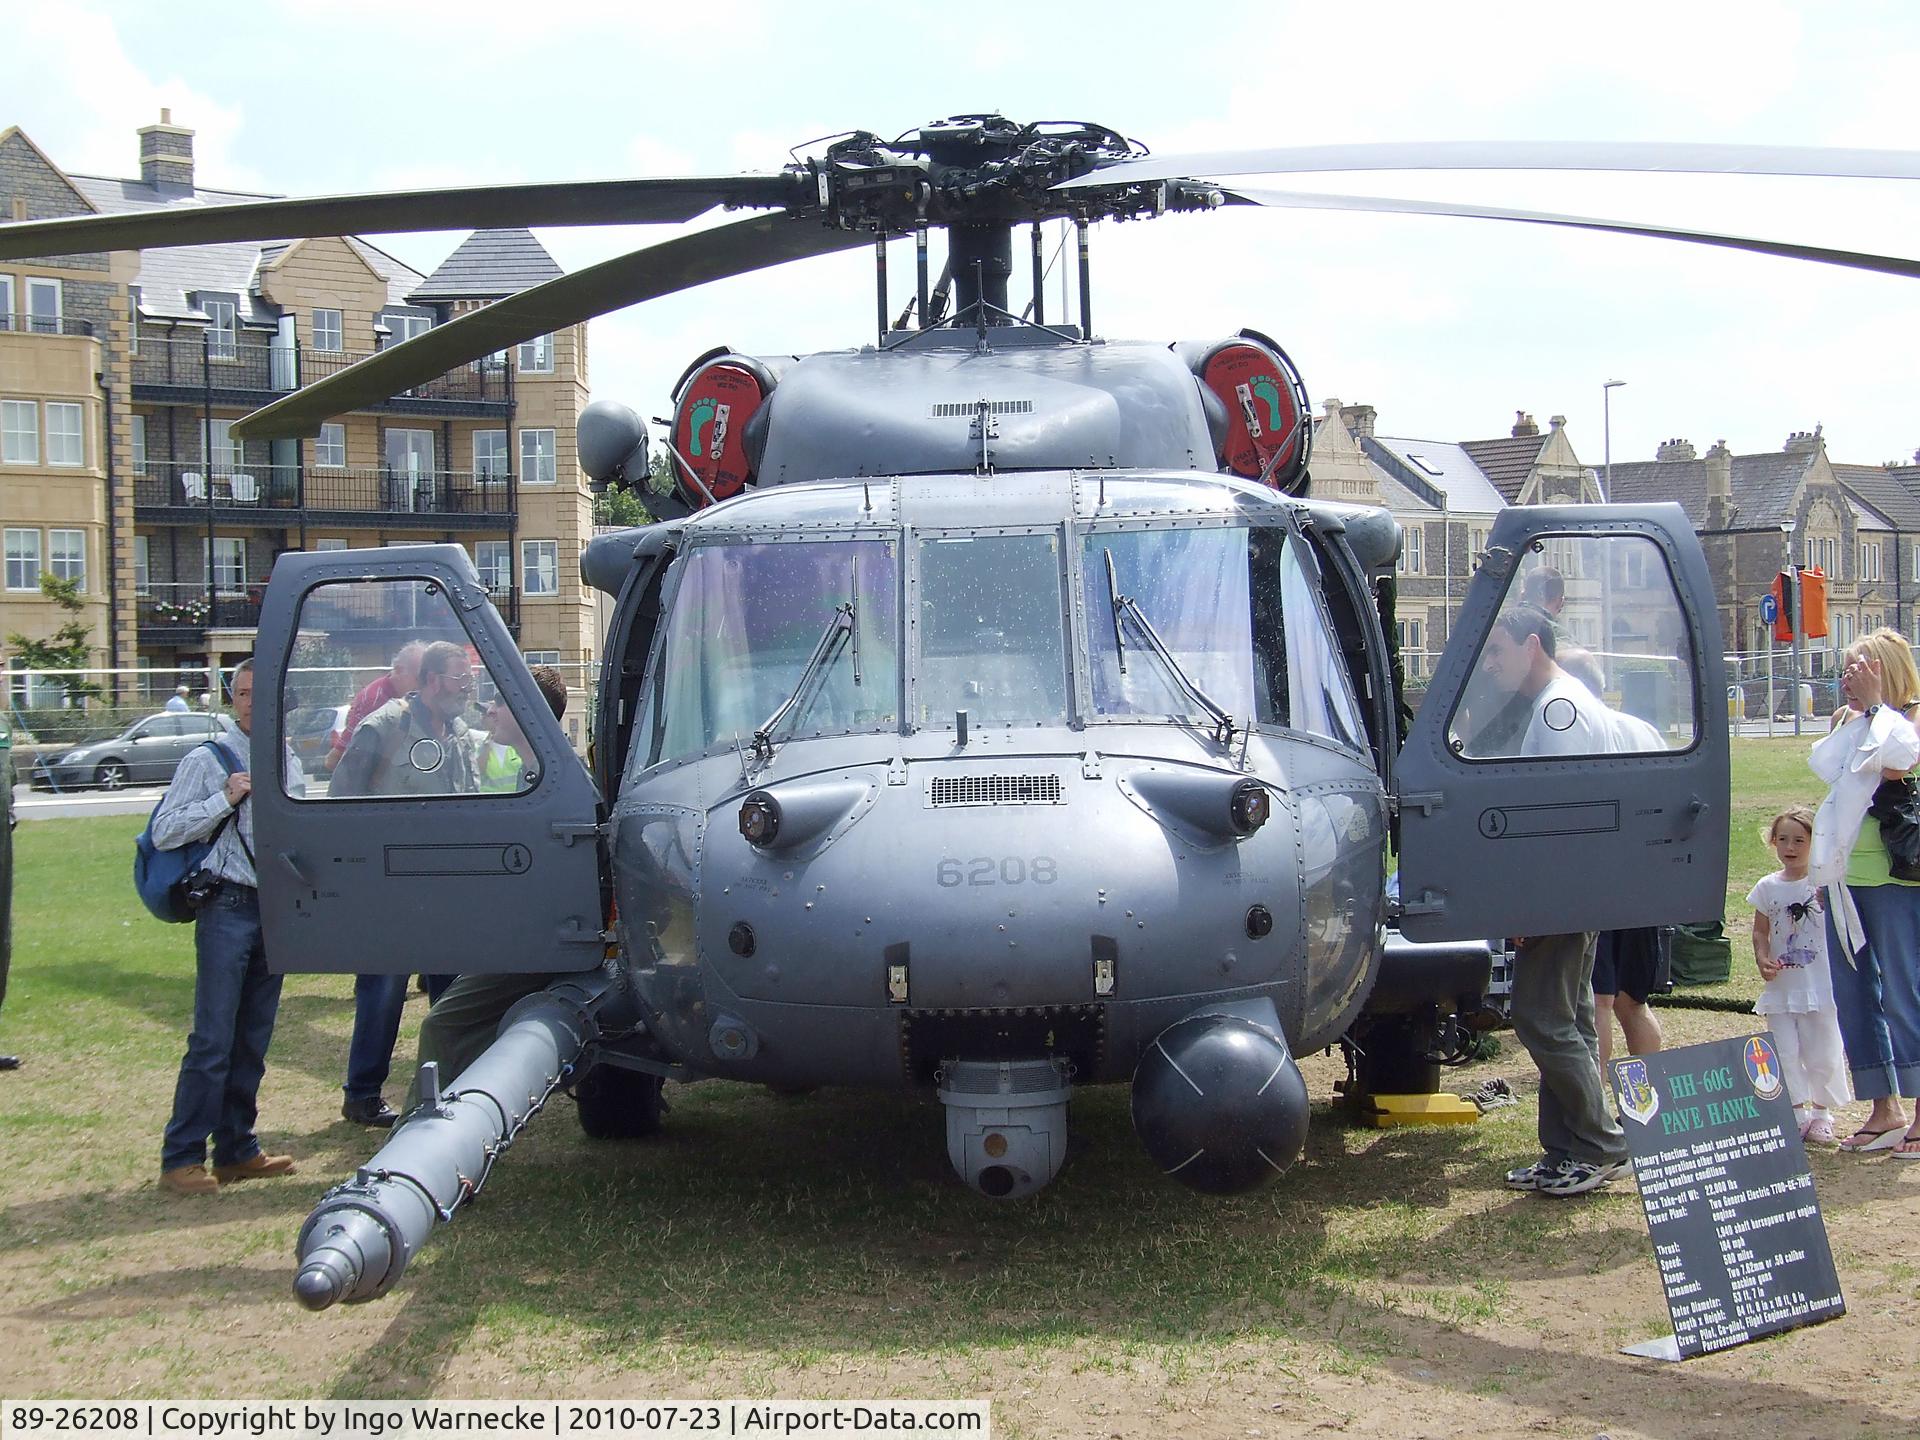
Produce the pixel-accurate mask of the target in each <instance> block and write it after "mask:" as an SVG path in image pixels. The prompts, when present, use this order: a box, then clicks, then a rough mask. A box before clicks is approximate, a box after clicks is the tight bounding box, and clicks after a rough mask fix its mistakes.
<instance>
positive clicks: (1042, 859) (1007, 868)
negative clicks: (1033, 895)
mask: <svg viewBox="0 0 1920 1440" xmlns="http://www.w3.org/2000/svg"><path fill="white" fill-rule="evenodd" d="M933 876H934V879H936V880H938V881H939V882H940V883H941V884H942V885H944V886H946V887H947V888H948V889H952V888H953V887H954V886H956V885H1024V884H1027V883H1028V882H1029V881H1031V882H1032V883H1033V884H1035V885H1051V884H1053V882H1054V881H1056V880H1058V879H1059V878H1060V865H1059V862H1058V861H1056V860H1055V859H1054V858H1053V857H1052V856H1051V855H1036V856H1034V858H1033V859H1031V860H1024V859H1022V858H1021V857H1020V856H1018V855H1008V856H1005V857H1004V858H1002V859H998V860H996V859H994V857H993V856H991V855H978V856H975V857H974V858H973V859H971V860H954V859H951V858H949V859H946V860H942V861H941V862H940V864H939V865H938V866H937V867H936V868H935V869H934V872H933Z"/></svg>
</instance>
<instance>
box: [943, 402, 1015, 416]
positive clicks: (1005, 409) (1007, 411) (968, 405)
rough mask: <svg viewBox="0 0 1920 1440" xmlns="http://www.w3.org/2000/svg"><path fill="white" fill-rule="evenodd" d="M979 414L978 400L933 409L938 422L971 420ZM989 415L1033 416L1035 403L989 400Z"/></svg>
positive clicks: (945, 404) (944, 404)
mask: <svg viewBox="0 0 1920 1440" xmlns="http://www.w3.org/2000/svg"><path fill="white" fill-rule="evenodd" d="M979 413H980V402H979V401H978V400H968V401H965V402H964V403H957V404H956V403H942V404H939V405H935V406H934V407H933V418H934V419H936V420H954V419H960V418H963V417H964V418H967V419H971V418H972V417H973V416H975V415H978V414H979ZM987 413H988V414H989V415H1031V414H1032V413H1033V401H1031V400H989V401H988V402H987Z"/></svg>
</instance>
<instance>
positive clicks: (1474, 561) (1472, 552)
mask: <svg viewBox="0 0 1920 1440" xmlns="http://www.w3.org/2000/svg"><path fill="white" fill-rule="evenodd" d="M1486 552H1487V532H1486V531H1485V530H1484V529H1483V528H1480V527H1477V526H1476V527H1475V528H1473V529H1470V530H1468V531H1467V561H1468V563H1469V564H1470V565H1476V566H1477V565H1478V564H1479V563H1480V557H1481V556H1482V555H1484V554H1486Z"/></svg>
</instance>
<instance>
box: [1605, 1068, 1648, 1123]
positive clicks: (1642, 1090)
mask: <svg viewBox="0 0 1920 1440" xmlns="http://www.w3.org/2000/svg"><path fill="white" fill-rule="evenodd" d="M1613 1088H1614V1090H1615V1091H1616V1092H1617V1093H1618V1094H1619V1096H1620V1113H1621V1114H1623V1115H1630V1116H1632V1117H1633V1118H1634V1119H1635V1120H1638V1121H1639V1122H1640V1123H1641V1124H1642V1125H1644V1124H1646V1123H1647V1122H1648V1121H1649V1120H1651V1119H1653V1117H1654V1116H1655V1115H1657V1114H1659V1113H1660V1092H1659V1091H1658V1090H1656V1089H1654V1088H1653V1081H1652V1080H1650V1079H1649V1078H1648V1077H1647V1062H1646V1061H1644V1060H1618V1061H1615V1062H1614V1066H1613Z"/></svg>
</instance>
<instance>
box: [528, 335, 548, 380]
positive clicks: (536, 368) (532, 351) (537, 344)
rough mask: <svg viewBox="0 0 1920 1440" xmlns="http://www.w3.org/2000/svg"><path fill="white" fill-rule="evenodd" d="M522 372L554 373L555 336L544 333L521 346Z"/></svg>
mask: <svg viewBox="0 0 1920 1440" xmlns="http://www.w3.org/2000/svg"><path fill="white" fill-rule="evenodd" d="M520 373H521V374H522V375H551V374H552V373H553V336H551V335H542V336H540V337H539V338H538V339H535V340H529V341H527V342H526V343H525V344H524V345H522V346H521V347H520Z"/></svg>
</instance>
